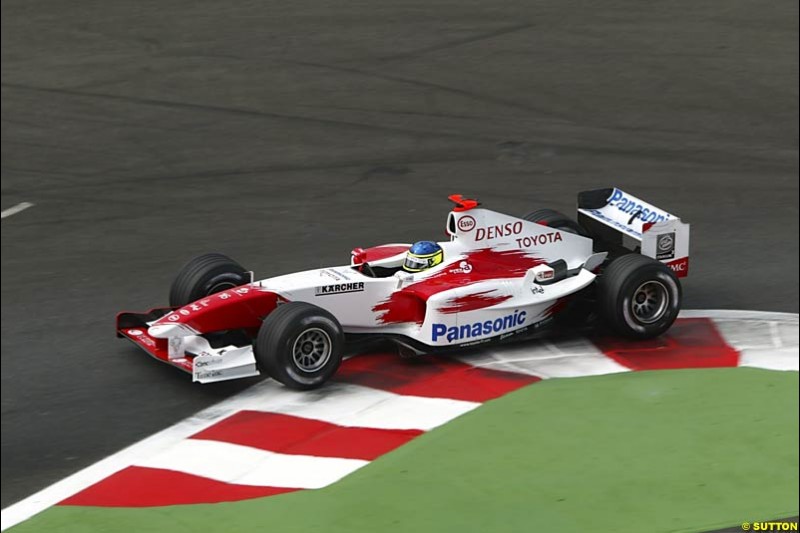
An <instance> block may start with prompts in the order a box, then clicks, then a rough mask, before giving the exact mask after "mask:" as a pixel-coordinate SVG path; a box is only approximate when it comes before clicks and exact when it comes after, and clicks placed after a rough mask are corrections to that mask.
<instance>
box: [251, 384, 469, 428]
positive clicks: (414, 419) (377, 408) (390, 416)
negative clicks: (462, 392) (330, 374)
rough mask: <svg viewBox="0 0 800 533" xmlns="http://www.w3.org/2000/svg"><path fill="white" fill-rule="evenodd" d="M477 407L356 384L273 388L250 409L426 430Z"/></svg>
mask: <svg viewBox="0 0 800 533" xmlns="http://www.w3.org/2000/svg"><path fill="white" fill-rule="evenodd" d="M478 406H480V404H479V403H475V402H465V401H461V400H450V399H446V398H423V397H421V396H402V395H400V394H394V393H392V392H386V391H382V390H377V389H370V388H368V387H361V386H359V385H346V384H331V385H330V386H326V387H325V388H323V389H320V390H318V391H307V392H297V391H291V390H288V389H278V390H273V391H271V392H270V394H269V395H268V396H267V395H265V396H264V397H263V399H262V401H261V402H259V404H258V405H257V406H254V407H252V409H255V410H257V411H267V412H271V413H281V414H285V415H292V416H298V417H302V418H310V419H313V420H321V421H323V422H329V423H331V424H337V425H340V426H350V427H365V428H376V429H421V430H429V429H433V428H435V427H437V426H441V425H442V424H445V423H447V422H449V421H450V420H452V419H454V418H456V417H458V416H461V415H463V414H464V413H467V412H469V411H472V410H473V409H475V408H477V407H478Z"/></svg>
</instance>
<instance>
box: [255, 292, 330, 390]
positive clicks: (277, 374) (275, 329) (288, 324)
mask: <svg viewBox="0 0 800 533" xmlns="http://www.w3.org/2000/svg"><path fill="white" fill-rule="evenodd" d="M343 347H344V332H343V331H342V326H341V325H339V322H338V321H337V320H336V318H335V317H334V316H333V315H332V314H330V313H329V312H328V311H326V310H324V309H322V308H321V307H317V306H316V305H313V304H310V303H306V302H289V303H285V304H282V305H279V306H278V307H276V308H275V310H274V311H272V312H271V313H270V314H269V315H268V316H267V318H265V319H264V322H263V323H262V324H261V328H260V329H259V330H258V337H257V338H256V343H255V356H256V361H257V362H258V365H259V367H260V368H261V369H262V370H263V371H265V372H266V373H267V374H269V375H270V376H272V377H273V378H275V379H276V380H278V381H280V382H281V383H283V384H284V385H286V386H287V387H290V388H292V389H298V390H308V389H314V388H317V387H319V386H321V385H322V384H323V383H325V382H326V381H328V380H329V379H330V378H331V377H332V376H333V375H334V374H335V373H336V370H337V369H338V368H339V365H340V364H341V362H342V349H343Z"/></svg>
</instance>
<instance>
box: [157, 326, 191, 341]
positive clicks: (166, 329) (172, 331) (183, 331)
mask: <svg viewBox="0 0 800 533" xmlns="http://www.w3.org/2000/svg"><path fill="white" fill-rule="evenodd" d="M147 333H149V334H150V336H151V337H155V338H156V339H168V338H170V337H188V336H190V335H197V334H198V333H197V332H196V331H195V330H194V329H192V328H190V327H189V326H187V325H186V324H156V325H155V326H150V328H148V330H147Z"/></svg>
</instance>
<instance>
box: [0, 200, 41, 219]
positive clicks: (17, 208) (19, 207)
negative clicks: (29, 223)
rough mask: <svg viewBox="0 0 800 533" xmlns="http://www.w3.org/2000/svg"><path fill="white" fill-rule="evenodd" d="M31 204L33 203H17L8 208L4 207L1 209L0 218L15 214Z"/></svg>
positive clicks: (31, 205)
mask: <svg viewBox="0 0 800 533" xmlns="http://www.w3.org/2000/svg"><path fill="white" fill-rule="evenodd" d="M33 205H34V204H32V203H30V202H22V203H19V204H17V205H15V206H14V207H9V208H8V209H4V210H3V211H2V217H0V218H7V217H10V216H11V215H16V214H17V213H21V212H22V211H25V210H26V209H28V208H29V207H33Z"/></svg>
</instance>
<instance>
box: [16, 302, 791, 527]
mask: <svg viewBox="0 0 800 533" xmlns="http://www.w3.org/2000/svg"><path fill="white" fill-rule="evenodd" d="M680 316H681V317H684V318H692V317H707V318H711V319H713V320H714V321H715V323H716V324H717V325H718V328H719V329H720V331H721V332H722V334H723V336H725V338H726V340H727V341H728V342H729V343H730V344H731V345H732V346H734V347H736V348H737V349H740V350H742V354H743V357H742V364H743V365H751V364H752V365H753V366H761V367H766V368H781V369H785V368H786V367H787V366H791V364H790V363H791V361H792V360H793V361H794V369H795V370H796V369H797V358H798V347H797V338H798V335H797V331H798V315H797V314H792V313H770V312H760V311H732V310H731V311H729V310H721V311H716V310H715V311H695V310H691V311H683V312H682V313H681V315H680ZM729 321H733V322H729ZM737 321H738V323H739V325H738V326H737V325H736V322H737ZM751 321H752V322H754V323H759V322H760V323H761V324H764V325H765V326H767V327H763V326H762V328H763V329H762V331H763V332H765V333H760V334H759V335H756V337H757V338H749V339H748V338H747V336H746V335H745V336H744V337H742V336H741V335H740V333H741V331H744V328H743V327H742V322H751ZM770 322H777V323H778V324H777V325H776V326H772V325H769V324H768V323H770ZM729 326H730V327H729ZM776 331H777V336H776ZM759 343H760V344H759ZM778 343H779V344H778ZM529 350H530V351H531V352H535V353H531V354H527V355H526V354H524V353H522V349H521V345H520V349H519V351H517V348H516V347H515V348H514V349H513V350H511V351H510V352H509V353H508V354H506V355H507V357H505V358H503V357H497V352H499V350H496V351H494V352H491V353H490V352H487V353H486V354H484V355H477V354H476V357H474V358H469V359H465V361H466V362H468V363H470V364H473V365H477V366H481V365H482V364H483V365H485V366H487V367H492V368H495V369H497V370H500V369H508V370H511V371H516V372H524V373H534V372H541V373H542V374H544V377H557V376H569V375H575V373H576V372H577V373H581V372H585V373H586V374H598V373H601V374H602V373H609V372H618V371H625V370H627V369H621V368H617V367H616V366H615V365H614V364H612V365H611V366H609V363H608V362H607V361H600V360H599V354H598V353H597V349H596V348H593V347H589V346H587V345H586V343H585V342H583V341H581V340H580V339H576V340H574V341H564V342H558V343H554V342H551V343H547V342H545V343H532V344H531V345H530V346H529ZM774 350H778V351H780V360H779V361H777V362H776V361H772V360H763V357H762V356H764V355H765V354H769V353H771V352H772V351H774ZM750 354H754V355H753V356H752V357H751V355H750ZM792 358H793V359H792ZM504 359H505V360H504ZM759 359H762V360H759ZM570 362H573V363H576V367H582V368H580V369H577V368H576V367H573V368H572V369H570V368H567V367H568V366H569V365H570ZM504 365H508V366H507V367H506V368H503V366H504ZM331 394H334V396H329V395H331ZM336 397H340V399H336V400H332V399H331V398H336ZM397 398H400V399H397ZM329 402H334V403H333V404H331V403H329ZM334 404H335V405H336V406H335V407H332V405H334ZM477 405H478V404H474V403H472V402H459V401H456V400H444V399H436V398H419V397H409V396H400V395H395V394H392V393H388V392H382V391H372V390H371V389H368V388H367V387H359V386H356V385H342V384H336V385H332V386H330V387H325V388H324V389H322V390H320V391H312V392H294V391H288V390H287V389H285V388H283V387H281V386H279V385H277V384H275V383H274V382H272V381H264V382H261V383H258V384H256V385H254V386H252V387H250V388H248V389H247V390H245V391H243V392H241V393H239V394H237V395H236V396H233V397H231V398H228V399H227V400H224V401H223V402H220V403H218V404H216V405H213V406H211V407H209V408H207V409H205V410H203V411H201V412H199V413H197V414H195V415H194V416H192V417H189V418H187V419H185V420H182V421H181V422H178V423H177V424H175V425H174V426H172V427H169V428H167V429H165V430H163V431H161V432H159V433H156V434H155V435H152V436H150V437H148V438H146V439H144V440H142V441H139V442H138V443H136V444H133V445H131V446H129V447H127V448H125V449H123V450H121V451H120V452H117V453H115V454H114V455H111V456H109V457H106V458H105V459H103V460H101V461H99V462H97V463H95V464H93V465H91V466H89V467H87V468H84V469H83V470H80V471H79V472H76V473H75V474H73V475H71V476H69V477H67V478H64V479H62V480H61V481H59V482H57V483H55V484H53V485H50V486H49V487H47V488H45V489H43V490H41V491H39V492H37V493H36V494H33V495H32V496H29V497H27V498H25V499H24V500H21V501H19V502H17V503H15V504H13V505H11V506H9V507H7V508H5V509H3V511H2V530H5V529H7V528H10V527H12V526H14V525H16V524H18V523H20V522H22V521H24V520H27V519H28V518H30V517H31V516H33V515H35V514H38V513H40V512H41V511H43V510H45V509H47V508H48V507H51V506H53V505H55V504H57V503H58V502H60V501H62V500H64V499H66V498H68V497H70V496H72V495H73V494H76V493H78V492H80V491H82V490H84V489H86V488H87V487H89V486H91V485H94V484H95V483H97V482H98V481H101V480H103V479H105V478H107V477H108V476H110V475H112V474H114V473H116V472H118V471H120V470H122V469H123V468H125V467H128V466H130V465H134V464H139V465H145V464H147V463H148V462H150V461H155V460H157V458H158V457H159V456H160V454H162V453H164V452H167V450H169V449H170V448H172V447H174V446H175V445H176V444H178V443H179V442H181V441H183V440H184V439H186V438H187V437H189V436H191V435H193V434H195V433H197V432H199V431H201V430H203V429H206V428H208V427H210V426H212V425H214V424H216V423H217V422H219V421H220V420H222V419H223V418H227V417H228V416H230V415H232V414H234V413H236V412H238V411H241V410H245V409H247V410H260V411H273V412H280V413H285V414H292V415H295V416H304V417H306V418H315V419H317V420H323V421H326V422H332V423H336V424H339V425H344V426H347V425H351V426H367V427H370V426H371V427H376V428H381V429H410V428H416V429H426V428H431V427H436V426H437V425H439V424H443V423H445V422H447V421H448V420H450V419H452V418H455V417H457V416H459V415H460V414H463V413H464V412H467V411H470V410H472V409H474V408H475V407H477ZM404 409H409V411H408V412H407V413H406V412H404V411H403V410H404ZM426 410H430V412H425V411H426ZM181 445H183V443H181ZM233 446H235V445H233ZM241 448H246V447H241ZM162 457H163V456H162ZM208 457H209V459H208V460H209V461H212V462H213V457H214V455H213V454H212V455H209V456H208ZM259 457H261V456H259ZM337 468H338V467H337ZM254 475H255V476H256V479H258V480H259V482H261V480H260V478H258V477H257V476H260V475H261V474H254ZM245 479H246V478H245ZM238 482H239V483H241V482H242V481H241V480H240V481H238Z"/></svg>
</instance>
